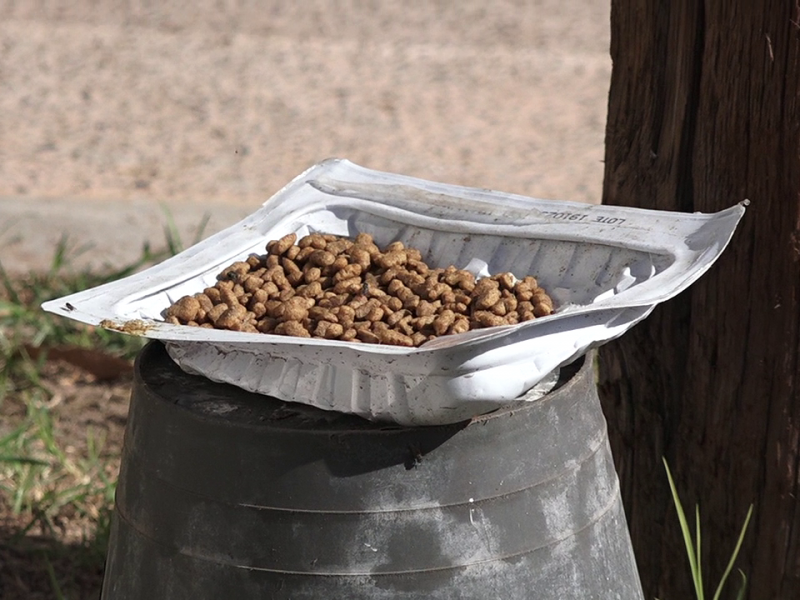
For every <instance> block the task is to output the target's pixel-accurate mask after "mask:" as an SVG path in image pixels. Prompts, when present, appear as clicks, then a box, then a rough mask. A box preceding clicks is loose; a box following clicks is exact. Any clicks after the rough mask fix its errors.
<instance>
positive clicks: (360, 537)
mask: <svg viewBox="0 0 800 600" xmlns="http://www.w3.org/2000/svg"><path fill="white" fill-rule="evenodd" d="M591 363H592V360H591V355H590V356H589V357H587V358H582V359H579V360H578V361H576V362H575V363H574V364H573V365H570V366H569V367H567V368H565V369H563V370H562V378H561V379H562V381H561V382H560V383H559V385H558V387H557V388H556V389H555V390H554V391H552V392H551V393H549V394H547V395H546V396H545V397H543V398H541V399H539V400H535V401H531V402H525V401H520V402H515V403H512V404H509V405H506V406H504V407H503V408H501V409H499V410H497V411H495V412H493V413H491V414H488V415H485V416H482V417H478V418H475V419H472V420H471V421H467V422H464V423H459V424H455V425H448V426H435V427H414V428H407V427H399V426H393V425H390V424H385V423H384V424H381V423H370V422H368V421H365V420H363V419H360V418H358V417H354V416H347V415H342V414H339V413H330V412H325V411H320V410H317V409H314V408H311V407H306V406H304V405H298V404H290V403H285V402H281V401H279V400H276V399H273V398H267V397H264V396H258V395H255V394H251V393H248V392H244V391H242V390H239V389H238V388H235V387H232V386H229V385H224V384H217V383H213V382H211V381H209V380H207V379H204V378H202V377H197V376H193V375H188V374H186V373H184V372H182V371H181V370H180V369H179V368H178V367H177V366H175V364H174V363H173V362H172V361H171V360H170V358H169V357H168V355H167V354H166V352H165V350H164V348H163V346H162V345H161V344H160V343H151V344H149V345H148V346H147V347H146V348H145V349H144V350H143V351H142V353H141V354H140V356H139V358H138V360H137V363H136V369H135V379H134V385H133V392H132V398H131V407H130V416H129V419H128V423H127V427H126V431H125V444H124V450H123V456H122V465H121V472H120V477H119V486H118V488H117V496H116V510H115V514H114V518H113V521H112V529H111V537H110V543H109V549H108V556H107V562H106V573H105V579H104V585H103V591H102V595H101V599H102V600H123V599H136V600H141V599H145V598H146V599H148V600H151V599H161V598H164V599H169V600H180V599H183V598H186V599H192V600H203V599H211V598H213V599H226V598H231V599H233V598H235V599H250V598H253V599H255V598H258V599H267V598H270V599H292V600H305V599H309V600H310V599H314V600H322V599H339V598H341V599H347V600H358V599H370V600H379V599H393V600H394V599H412V598H413V599H423V598H424V599H430V600H439V599H441V600H444V599H451V598H452V599H456V598H458V599H475V600H489V599H494V598H497V599H500V600H516V599H531V600H533V599H536V600H548V599H553V600H556V599H558V600H565V599H569V598H580V599H581V600H585V599H587V598H598V599H601V598H602V599H604V600H605V599H611V598H615V599H624V600H628V599H636V600H639V599H641V598H642V597H643V596H642V590H641V586H640V583H639V578H638V574H637V571H636V565H635V561H634V556H633V551H632V548H631V543H630V538H629V534H628V530H627V525H626V522H625V517H624V514H623V509H622V503H621V499H620V493H619V484H618V481H617V475H616V473H615V471H614V465H613V461H612V457H611V451H610V448H609V445H608V439H607V432H606V424H605V420H604V418H603V414H602V411H601V408H600V403H599V400H598V397H597V394H596V390H595V384H594V378H593V370H592V364H591Z"/></svg>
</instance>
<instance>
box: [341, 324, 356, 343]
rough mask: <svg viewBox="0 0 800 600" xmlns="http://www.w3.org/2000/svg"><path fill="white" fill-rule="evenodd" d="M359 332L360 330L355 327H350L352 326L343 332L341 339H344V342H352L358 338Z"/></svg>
mask: <svg viewBox="0 0 800 600" xmlns="http://www.w3.org/2000/svg"><path fill="white" fill-rule="evenodd" d="M357 334H358V331H357V330H356V329H355V328H354V327H350V328H348V329H346V330H345V332H344V333H343V334H342V337H341V338H340V339H341V340H342V341H344V342H352V341H354V340H356V339H358V338H357V337H356V336H357Z"/></svg>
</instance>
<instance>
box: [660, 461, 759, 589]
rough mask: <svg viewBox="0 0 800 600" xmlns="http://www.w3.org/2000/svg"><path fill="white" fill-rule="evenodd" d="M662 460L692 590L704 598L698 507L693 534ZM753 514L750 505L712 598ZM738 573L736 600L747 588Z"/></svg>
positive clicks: (732, 559) (697, 507) (740, 546)
mask: <svg viewBox="0 0 800 600" xmlns="http://www.w3.org/2000/svg"><path fill="white" fill-rule="evenodd" d="M663 460H664V468H665V469H666V471H667V479H668V480H669V488H670V490H671V492H672V501H673V503H674V504H675V509H676V510H677V512H678V521H679V522H680V526H681V534H682V535H683V542H684V544H685V546H686V556H687V557H688V559H689V570H690V572H691V575H692V583H693V584H694V591H695V595H696V597H697V600H705V598H706V595H705V587H704V584H703V566H702V563H701V557H702V536H701V534H700V507H699V506H697V505H695V507H694V509H695V510H694V518H695V525H694V531H695V533H694V535H692V531H691V529H690V528H689V522H688V520H687V519H686V512H685V511H684V510H683V504H682V503H681V499H680V496H679V495H678V490H677V488H676V487H675V481H674V480H673V478H672V472H671V471H670V469H669V465H668V464H667V461H666V459H663ZM752 515H753V505H752V504H751V505H750V509H749V510H748V511H747V516H746V517H745V519H744V525H742V530H741V531H740V532H739V539H738V540H737V541H736V546H735V547H734V549H733V552H732V554H731V557H730V560H728V564H727V566H726V567H725V571H724V572H723V573H722V577H721V578H720V581H719V584H718V585H717V588H716V590H715V592H714V596H713V600H719V597H720V594H722V589H723V588H724V587H725V583H726V581H727V580H728V576H729V575H730V574H731V570H732V569H733V565H734V563H735V562H736V557H737V556H739V551H740V550H741V548H742V542H743V541H744V535H745V533H747V526H748V524H749V523H750V517H751V516H752ZM739 575H740V576H741V578H742V579H741V582H740V584H739V590H738V592H737V594H736V598H737V600H742V598H744V595H745V592H746V590H747V576H746V575H745V574H744V573H743V572H742V571H741V570H740V571H739Z"/></svg>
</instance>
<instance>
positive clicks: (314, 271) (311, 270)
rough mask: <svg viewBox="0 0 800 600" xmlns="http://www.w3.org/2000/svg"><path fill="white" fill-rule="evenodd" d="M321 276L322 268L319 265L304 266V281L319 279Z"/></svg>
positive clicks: (309, 281)
mask: <svg viewBox="0 0 800 600" xmlns="http://www.w3.org/2000/svg"><path fill="white" fill-rule="evenodd" d="M320 277H322V270H321V269H320V268H319V267H312V266H309V265H306V266H305V267H303V281H305V282H306V283H311V282H312V281H318V280H319V279H320Z"/></svg>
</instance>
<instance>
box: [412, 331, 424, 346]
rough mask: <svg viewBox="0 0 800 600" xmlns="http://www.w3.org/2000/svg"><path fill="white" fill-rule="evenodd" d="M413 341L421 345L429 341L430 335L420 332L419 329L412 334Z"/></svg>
mask: <svg viewBox="0 0 800 600" xmlns="http://www.w3.org/2000/svg"><path fill="white" fill-rule="evenodd" d="M411 341H412V342H413V343H414V345H415V346H421V345H422V344H424V343H425V342H427V341H428V336H427V335H425V334H424V333H420V332H419V331H415V332H414V333H412V334H411Z"/></svg>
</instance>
